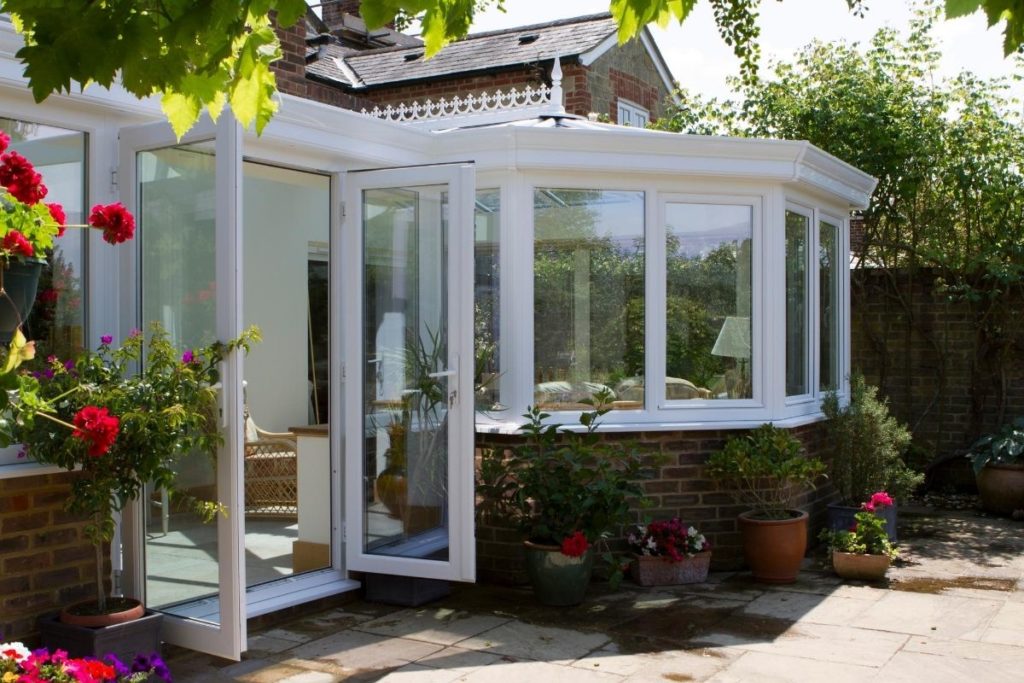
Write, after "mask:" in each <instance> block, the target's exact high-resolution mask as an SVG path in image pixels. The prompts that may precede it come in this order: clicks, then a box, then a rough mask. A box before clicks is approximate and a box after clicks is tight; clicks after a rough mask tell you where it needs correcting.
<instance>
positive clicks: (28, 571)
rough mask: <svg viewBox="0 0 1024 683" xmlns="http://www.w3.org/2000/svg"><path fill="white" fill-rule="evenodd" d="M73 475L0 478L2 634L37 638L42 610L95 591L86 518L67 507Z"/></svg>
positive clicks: (5, 637)
mask: <svg viewBox="0 0 1024 683" xmlns="http://www.w3.org/2000/svg"><path fill="white" fill-rule="evenodd" d="M72 476H74V475H71V474H51V475H39V476H32V477H22V478H16V479H0V571H2V573H0V640H28V641H29V642H33V640H34V638H35V636H36V634H37V632H38V631H37V629H36V619H37V618H38V617H39V616H41V615H43V614H47V613H49V612H55V611H57V610H58V609H60V608H61V607H63V606H65V605H68V604H70V603H73V602H77V601H80V600H87V599H89V598H91V597H93V596H94V595H95V594H96V583H95V581H94V577H95V576H96V562H95V560H94V557H95V549H94V548H93V546H92V544H90V543H89V542H88V540H86V537H85V534H84V529H85V522H84V521H82V519H81V518H80V517H76V516H73V515H71V514H69V513H67V512H65V511H64V501H65V500H67V497H68V492H69V490H70V482H71V477H72ZM105 556H109V554H108V553H105Z"/></svg>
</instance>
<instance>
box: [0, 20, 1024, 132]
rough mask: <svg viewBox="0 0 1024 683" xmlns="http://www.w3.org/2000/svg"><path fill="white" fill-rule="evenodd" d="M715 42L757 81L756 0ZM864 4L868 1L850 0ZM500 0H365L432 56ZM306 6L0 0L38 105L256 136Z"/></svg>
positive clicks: (1009, 33) (624, 31)
mask: <svg viewBox="0 0 1024 683" xmlns="http://www.w3.org/2000/svg"><path fill="white" fill-rule="evenodd" d="M707 2H708V3H710V5H711V7H712V10H713V12H714V17H715V24H716V28H717V30H718V33H719V34H720V35H721V36H722V39H723V40H724V41H725V42H726V43H727V44H728V45H729V46H730V47H732V49H733V52H734V53H735V54H736V56H737V57H739V59H740V63H741V73H742V75H743V78H744V79H745V80H746V81H748V82H753V81H754V80H756V75H757V64H758V61H759V57H760V49H759V47H758V37H759V35H760V29H759V26H758V23H757V18H758V11H757V7H758V0H707ZM846 2H847V5H849V7H850V9H851V10H852V11H853V12H854V13H855V14H859V13H862V12H863V10H864V9H865V7H864V5H865V4H866V3H867V0H846ZM945 2H946V13H947V16H949V17H959V16H964V15H968V14H972V13H973V12H975V11H978V10H982V11H984V12H985V14H986V16H987V18H988V21H989V25H993V24H995V23H997V22H999V21H1005V22H1006V23H1005V29H1004V43H1003V48H1004V51H1005V52H1006V54H1010V53H1011V52H1015V51H1019V50H1020V49H1021V46H1022V43H1024V0H945ZM503 3H504V0H363V2H362V3H361V5H360V12H361V14H362V16H363V18H364V19H365V20H366V23H367V25H368V26H369V27H370V28H371V29H372V28H379V27H381V26H384V25H385V24H389V23H391V22H395V21H397V22H398V23H399V24H400V25H405V24H407V23H408V21H409V20H410V18H413V17H415V18H417V19H419V20H420V23H421V26H422V36H423V40H424V43H425V48H426V49H425V52H426V55H427V56H428V57H429V56H431V55H433V54H435V53H436V52H437V51H438V50H440V49H441V48H442V47H444V46H445V44H447V43H448V42H449V41H451V40H453V39H456V38H460V37H462V36H464V35H466V33H468V31H469V28H470V25H471V24H472V21H473V17H474V15H475V13H476V12H477V11H479V10H480V9H481V8H484V7H488V6H491V5H496V6H497V7H499V8H501V7H503ZM696 4H697V0H610V10H611V12H612V15H613V16H614V18H615V20H616V22H617V23H618V26H619V41H620V42H625V41H627V40H629V39H630V38H633V37H635V36H636V35H638V34H639V33H640V31H641V29H642V28H643V27H644V26H646V25H647V24H649V23H652V22H655V23H658V24H660V25H662V26H664V25H666V24H667V23H668V22H670V21H673V20H675V21H678V22H680V23H681V22H683V21H685V20H686V18H687V17H688V16H689V15H690V12H691V11H692V10H693V9H694V7H695V6H696ZM305 11H306V3H305V2H304V0H105V1H104V2H94V1H93V0H69V1H67V2H53V0H0V12H9V13H10V14H11V18H12V20H13V21H14V24H15V27H16V28H17V29H18V31H19V32H20V33H21V34H22V35H23V36H24V38H25V46H24V47H23V48H22V49H20V50H19V51H18V53H17V57H18V59H20V60H21V61H22V62H23V63H24V64H25V74H26V76H27V77H28V78H29V85H30V87H31V89H32V94H33V96H34V97H35V98H36V101H37V102H41V101H42V100H44V99H45V98H46V97H48V96H49V95H51V94H53V93H58V92H69V91H70V90H71V88H72V84H73V83H78V84H81V85H83V86H86V85H88V84H90V83H94V82H95V83H99V84H100V85H103V86H109V85H111V84H112V83H113V82H114V79H115V76H117V74H118V73H119V72H120V75H121V83H122V84H123V85H124V87H125V88H126V89H127V90H128V91H129V92H131V93H132V94H134V95H137V96H138V97H147V96H149V95H151V94H154V93H159V94H160V95H161V105H162V107H163V110H164V113H165V114H166V115H167V118H168V120H169V121H170V122H171V125H172V126H173V128H174V131H175V133H176V134H177V135H178V136H179V137H180V136H181V135H183V134H184V133H185V131H187V130H188V129H189V128H190V127H191V126H192V125H193V124H194V123H195V122H196V121H197V120H198V118H199V116H200V114H201V113H202V112H203V110H204V109H205V110H206V111H207V112H209V114H210V116H211V117H212V118H214V119H216V118H217V116H218V115H219V114H220V112H221V111H222V110H223V108H224V105H225V104H230V106H231V109H232V112H233V113H234V115H235V116H236V117H237V118H238V120H239V121H240V122H241V123H242V124H243V125H245V126H249V125H250V124H253V123H255V127H256V132H257V133H259V132H260V131H262V130H263V128H264V126H266V124H267V122H268V121H270V118H271V117H272V116H273V115H274V112H276V111H277V102H276V100H275V95H276V93H277V83H276V80H275V78H274V74H273V72H272V71H271V69H270V65H271V63H272V62H273V61H274V60H276V59H278V58H280V56H281V46H280V43H279V41H278V39H277V36H276V35H275V33H274V30H273V28H272V25H271V16H272V15H273V16H274V17H275V20H276V22H277V24H278V25H280V26H282V27H286V28H287V27H289V26H291V25H293V24H294V23H295V22H296V21H298V20H299V19H300V18H301V17H302V16H303V15H304V13H305Z"/></svg>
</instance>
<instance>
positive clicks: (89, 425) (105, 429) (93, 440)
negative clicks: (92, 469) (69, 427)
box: [71, 406, 121, 458]
mask: <svg viewBox="0 0 1024 683" xmlns="http://www.w3.org/2000/svg"><path fill="white" fill-rule="evenodd" d="M74 423H75V431H74V432H72V433H71V435H72V436H74V437H75V438H77V439H81V440H82V441H85V442H86V443H87V444H89V455H91V456H92V457H94V458H98V457H100V456H101V455H103V454H104V453H106V452H107V451H109V450H110V447H111V446H113V445H114V441H115V440H116V439H117V432H118V430H119V429H120V426H121V422H120V420H118V419H117V417H115V416H114V415H111V414H110V412H109V411H108V410H107V409H106V408H100V407H98V406H86V407H84V408H82V409H81V410H79V411H78V412H77V413H75V419H74Z"/></svg>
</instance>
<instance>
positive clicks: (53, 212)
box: [46, 202, 68, 237]
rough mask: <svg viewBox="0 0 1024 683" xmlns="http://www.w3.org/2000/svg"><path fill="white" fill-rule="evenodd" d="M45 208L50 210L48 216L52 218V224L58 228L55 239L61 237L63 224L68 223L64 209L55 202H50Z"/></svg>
mask: <svg viewBox="0 0 1024 683" xmlns="http://www.w3.org/2000/svg"><path fill="white" fill-rule="evenodd" d="M46 208H47V209H49V210H50V216H51V217H52V218H53V222H54V223H56V224H57V225H58V226H59V227H58V228H57V237H63V236H64V224H65V223H67V221H68V217H67V216H66V215H64V207H63V206H61V205H60V204H58V203H57V202H52V203H50V204H47V205H46Z"/></svg>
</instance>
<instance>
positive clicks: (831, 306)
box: [818, 221, 840, 391]
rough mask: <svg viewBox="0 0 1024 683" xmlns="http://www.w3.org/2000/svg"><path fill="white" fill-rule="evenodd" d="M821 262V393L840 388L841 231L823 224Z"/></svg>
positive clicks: (819, 258)
mask: <svg viewBox="0 0 1024 683" xmlns="http://www.w3.org/2000/svg"><path fill="white" fill-rule="evenodd" d="M819 231H820V237H819V242H818V262H819V269H818V273H819V277H820V285H819V286H820V288H821V292H820V295H821V298H820V300H819V302H818V305H819V307H820V310H819V311H818V314H819V316H820V318H821V351H820V353H821V382H820V385H821V387H820V388H821V390H822V391H829V390H832V389H835V388H836V387H838V386H839V262H840V261H839V227H838V226H835V225H833V224H831V223H826V222H825V221H821V223H820V224H819Z"/></svg>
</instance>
